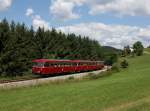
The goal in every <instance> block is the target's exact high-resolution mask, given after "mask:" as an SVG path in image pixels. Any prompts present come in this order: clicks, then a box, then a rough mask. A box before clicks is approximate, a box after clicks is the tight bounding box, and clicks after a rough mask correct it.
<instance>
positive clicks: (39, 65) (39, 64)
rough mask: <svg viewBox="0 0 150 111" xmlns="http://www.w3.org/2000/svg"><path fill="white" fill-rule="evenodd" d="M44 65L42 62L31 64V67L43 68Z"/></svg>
mask: <svg viewBox="0 0 150 111" xmlns="http://www.w3.org/2000/svg"><path fill="white" fill-rule="evenodd" d="M44 64H45V63H43V62H33V67H44Z"/></svg>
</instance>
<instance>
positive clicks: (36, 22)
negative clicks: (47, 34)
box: [32, 15, 50, 30]
mask: <svg viewBox="0 0 150 111" xmlns="http://www.w3.org/2000/svg"><path fill="white" fill-rule="evenodd" d="M32 25H33V27H34V29H35V30H37V29H38V28H39V27H41V28H44V29H45V30H48V29H50V28H49V23H48V22H46V21H45V20H43V19H42V18H41V17H40V16H39V15H35V16H33V17H32Z"/></svg>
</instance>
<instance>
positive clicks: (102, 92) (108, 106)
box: [0, 54, 150, 111]
mask: <svg viewBox="0 0 150 111" xmlns="http://www.w3.org/2000/svg"><path fill="white" fill-rule="evenodd" d="M149 58H150V55H149V54H145V55H144V56H141V57H135V58H130V59H129V63H130V66H129V68H128V69H127V70H124V71H121V72H119V73H116V74H113V75H111V76H108V77H104V78H100V79H97V80H87V81H81V82H72V83H63V84H50V85H43V86H37V87H29V88H20V89H12V90H5V91H4V90H1V91H0V110H2V111H46V110H48V111H50V110H51V111H149V110H150V96H149V95H150V87H149V84H150V80H149V79H150V74H149V72H150V67H149V66H150V59H149Z"/></svg>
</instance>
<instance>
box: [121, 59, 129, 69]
mask: <svg viewBox="0 0 150 111" xmlns="http://www.w3.org/2000/svg"><path fill="white" fill-rule="evenodd" d="M120 65H121V67H122V68H127V67H128V66H129V64H128V62H127V60H123V61H122V62H121V63H120Z"/></svg>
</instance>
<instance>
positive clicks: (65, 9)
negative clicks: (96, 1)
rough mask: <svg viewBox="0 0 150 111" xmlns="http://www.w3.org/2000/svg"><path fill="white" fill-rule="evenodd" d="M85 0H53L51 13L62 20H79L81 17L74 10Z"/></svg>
mask: <svg viewBox="0 0 150 111" xmlns="http://www.w3.org/2000/svg"><path fill="white" fill-rule="evenodd" d="M84 1H85V0H55V1H54V0H53V1H52V4H51V6H50V13H51V14H52V15H53V16H54V17H55V18H56V19H60V20H69V19H77V18H79V17H80V15H79V14H76V13H75V12H74V11H73V10H74V8H75V7H76V6H81V5H82V3H83V2H84Z"/></svg>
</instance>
